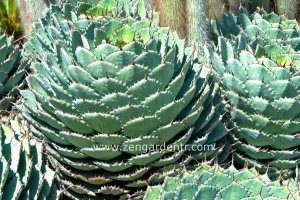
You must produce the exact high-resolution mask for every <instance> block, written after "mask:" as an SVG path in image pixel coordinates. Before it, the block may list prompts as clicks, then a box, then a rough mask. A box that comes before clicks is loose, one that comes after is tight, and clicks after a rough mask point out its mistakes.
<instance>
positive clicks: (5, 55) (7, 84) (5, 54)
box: [0, 33, 27, 113]
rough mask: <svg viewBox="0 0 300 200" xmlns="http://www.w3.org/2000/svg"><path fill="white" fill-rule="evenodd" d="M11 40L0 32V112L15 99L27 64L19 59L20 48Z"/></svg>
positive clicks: (11, 38)
mask: <svg viewBox="0 0 300 200" xmlns="http://www.w3.org/2000/svg"><path fill="white" fill-rule="evenodd" d="M13 42H14V39H13V37H9V36H7V35H6V34H1V33H0V113H2V112H5V111H7V109H9V108H10V107H11V103H12V102H14V101H15V98H16V96H17V93H18V91H17V90H18V88H19V87H20V82H21V81H22V80H23V79H24V74H25V70H26V66H27V65H26V62H22V61H21V50H20V48H19V47H18V46H17V45H15V44H13Z"/></svg>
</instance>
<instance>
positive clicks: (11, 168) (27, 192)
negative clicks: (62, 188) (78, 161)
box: [0, 120, 58, 200]
mask: <svg viewBox="0 0 300 200" xmlns="http://www.w3.org/2000/svg"><path fill="white" fill-rule="evenodd" d="M11 122H12V123H11V125H8V124H6V123H3V122H2V121H1V120H0V138H1V140H0V159H1V161H0V169H1V175H0V188H1V193H0V199H3V200H6V199H14V200H17V199H57V198H58V190H57V187H56V183H55V180H54V177H55V176H54V175H55V174H54V171H52V170H51V169H50V168H49V167H47V166H46V165H45V161H44V155H43V145H42V144H41V143H38V142H37V141H36V140H34V139H30V138H29V136H28V135H27V134H26V135H22V134H23V129H22V124H20V123H19V122H18V121H17V120H11Z"/></svg>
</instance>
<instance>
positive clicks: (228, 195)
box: [144, 164, 300, 200]
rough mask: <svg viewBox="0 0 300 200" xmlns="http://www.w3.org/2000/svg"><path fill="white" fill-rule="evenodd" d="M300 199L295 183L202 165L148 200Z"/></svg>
mask: <svg viewBox="0 0 300 200" xmlns="http://www.w3.org/2000/svg"><path fill="white" fill-rule="evenodd" d="M299 198H300V188H299V185H298V183H297V181H295V180H290V181H289V182H287V181H284V182H283V183H281V182H280V180H276V181H271V180H270V179H269V178H268V176H267V175H266V174H265V175H259V173H258V172H257V171H256V170H255V169H254V168H252V169H242V170H237V169H236V168H235V167H233V166H231V167H229V168H228V169H223V168H221V167H220V166H218V165H215V166H212V167H211V166H209V165H206V164H204V165H202V166H201V167H199V168H198V169H196V170H195V171H191V172H185V173H181V174H180V175H179V176H177V177H168V178H166V179H165V181H164V183H163V184H162V185H159V186H152V187H151V186H150V187H148V189H147V192H146V195H145V197H144V200H169V199H172V200H181V199H207V200H213V199H214V200H221V199H290V200H292V199H293V200H296V199H299Z"/></svg>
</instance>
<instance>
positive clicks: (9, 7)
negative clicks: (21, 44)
mask: <svg viewBox="0 0 300 200" xmlns="http://www.w3.org/2000/svg"><path fill="white" fill-rule="evenodd" d="M1 30H2V31H1ZM0 32H2V33H3V32H6V33H8V34H9V35H12V34H14V35H15V36H16V37H17V38H19V37H20V36H21V35H22V27H21V22H20V16H19V10H18V7H17V5H16V1H15V0H0Z"/></svg>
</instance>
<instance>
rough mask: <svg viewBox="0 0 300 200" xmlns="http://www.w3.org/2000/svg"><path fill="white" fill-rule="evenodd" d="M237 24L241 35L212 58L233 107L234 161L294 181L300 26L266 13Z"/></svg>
mask: <svg viewBox="0 0 300 200" xmlns="http://www.w3.org/2000/svg"><path fill="white" fill-rule="evenodd" d="M237 19H238V23H239V24H240V33H239V34H237V36H235V37H234V36H232V37H233V38H232V39H229V40H227V39H225V38H223V37H219V41H218V49H217V50H216V52H214V51H213V50H212V49H210V53H209V54H210V58H211V61H212V65H213V68H214V69H215V71H216V74H217V75H218V76H219V78H220V80H221V82H222V85H223V88H224V94H225V96H226V98H227V99H228V100H229V103H230V108H229V111H230V113H231V117H232V129H233V130H232V131H231V134H230V137H231V141H232V144H234V148H235V149H236V151H235V153H234V157H235V159H234V160H235V162H236V163H238V164H241V165H244V164H248V165H250V166H255V167H258V168H259V169H260V170H261V171H266V170H269V174H270V175H272V176H273V175H276V171H280V170H283V171H285V172H286V173H285V175H287V176H288V175H290V174H293V173H294V169H295V168H296V167H297V166H298V165H299V159H300V149H299V148H300V146H299V144H300V140H299V136H300V135H299V134H300V124H299V120H300V110H299V109H298V107H299V105H300V92H299V91H300V85H299V80H300V71H299V70H300V38H299V37H300V31H299V25H298V23H297V22H296V21H295V20H287V19H286V18H285V17H283V16H278V15H276V14H274V13H272V14H266V13H264V12H263V13H262V14H259V13H255V14H254V15H253V16H252V17H250V18H248V16H247V15H245V13H241V14H240V15H239V16H238V17H237ZM235 27H237V26H235ZM223 28H225V27H223ZM220 30H221V29H220ZM223 32H224V31H223ZM229 33H230V31H229ZM229 35H230V34H229ZM229 38H230V37H229ZM268 168H269V169H268Z"/></svg>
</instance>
